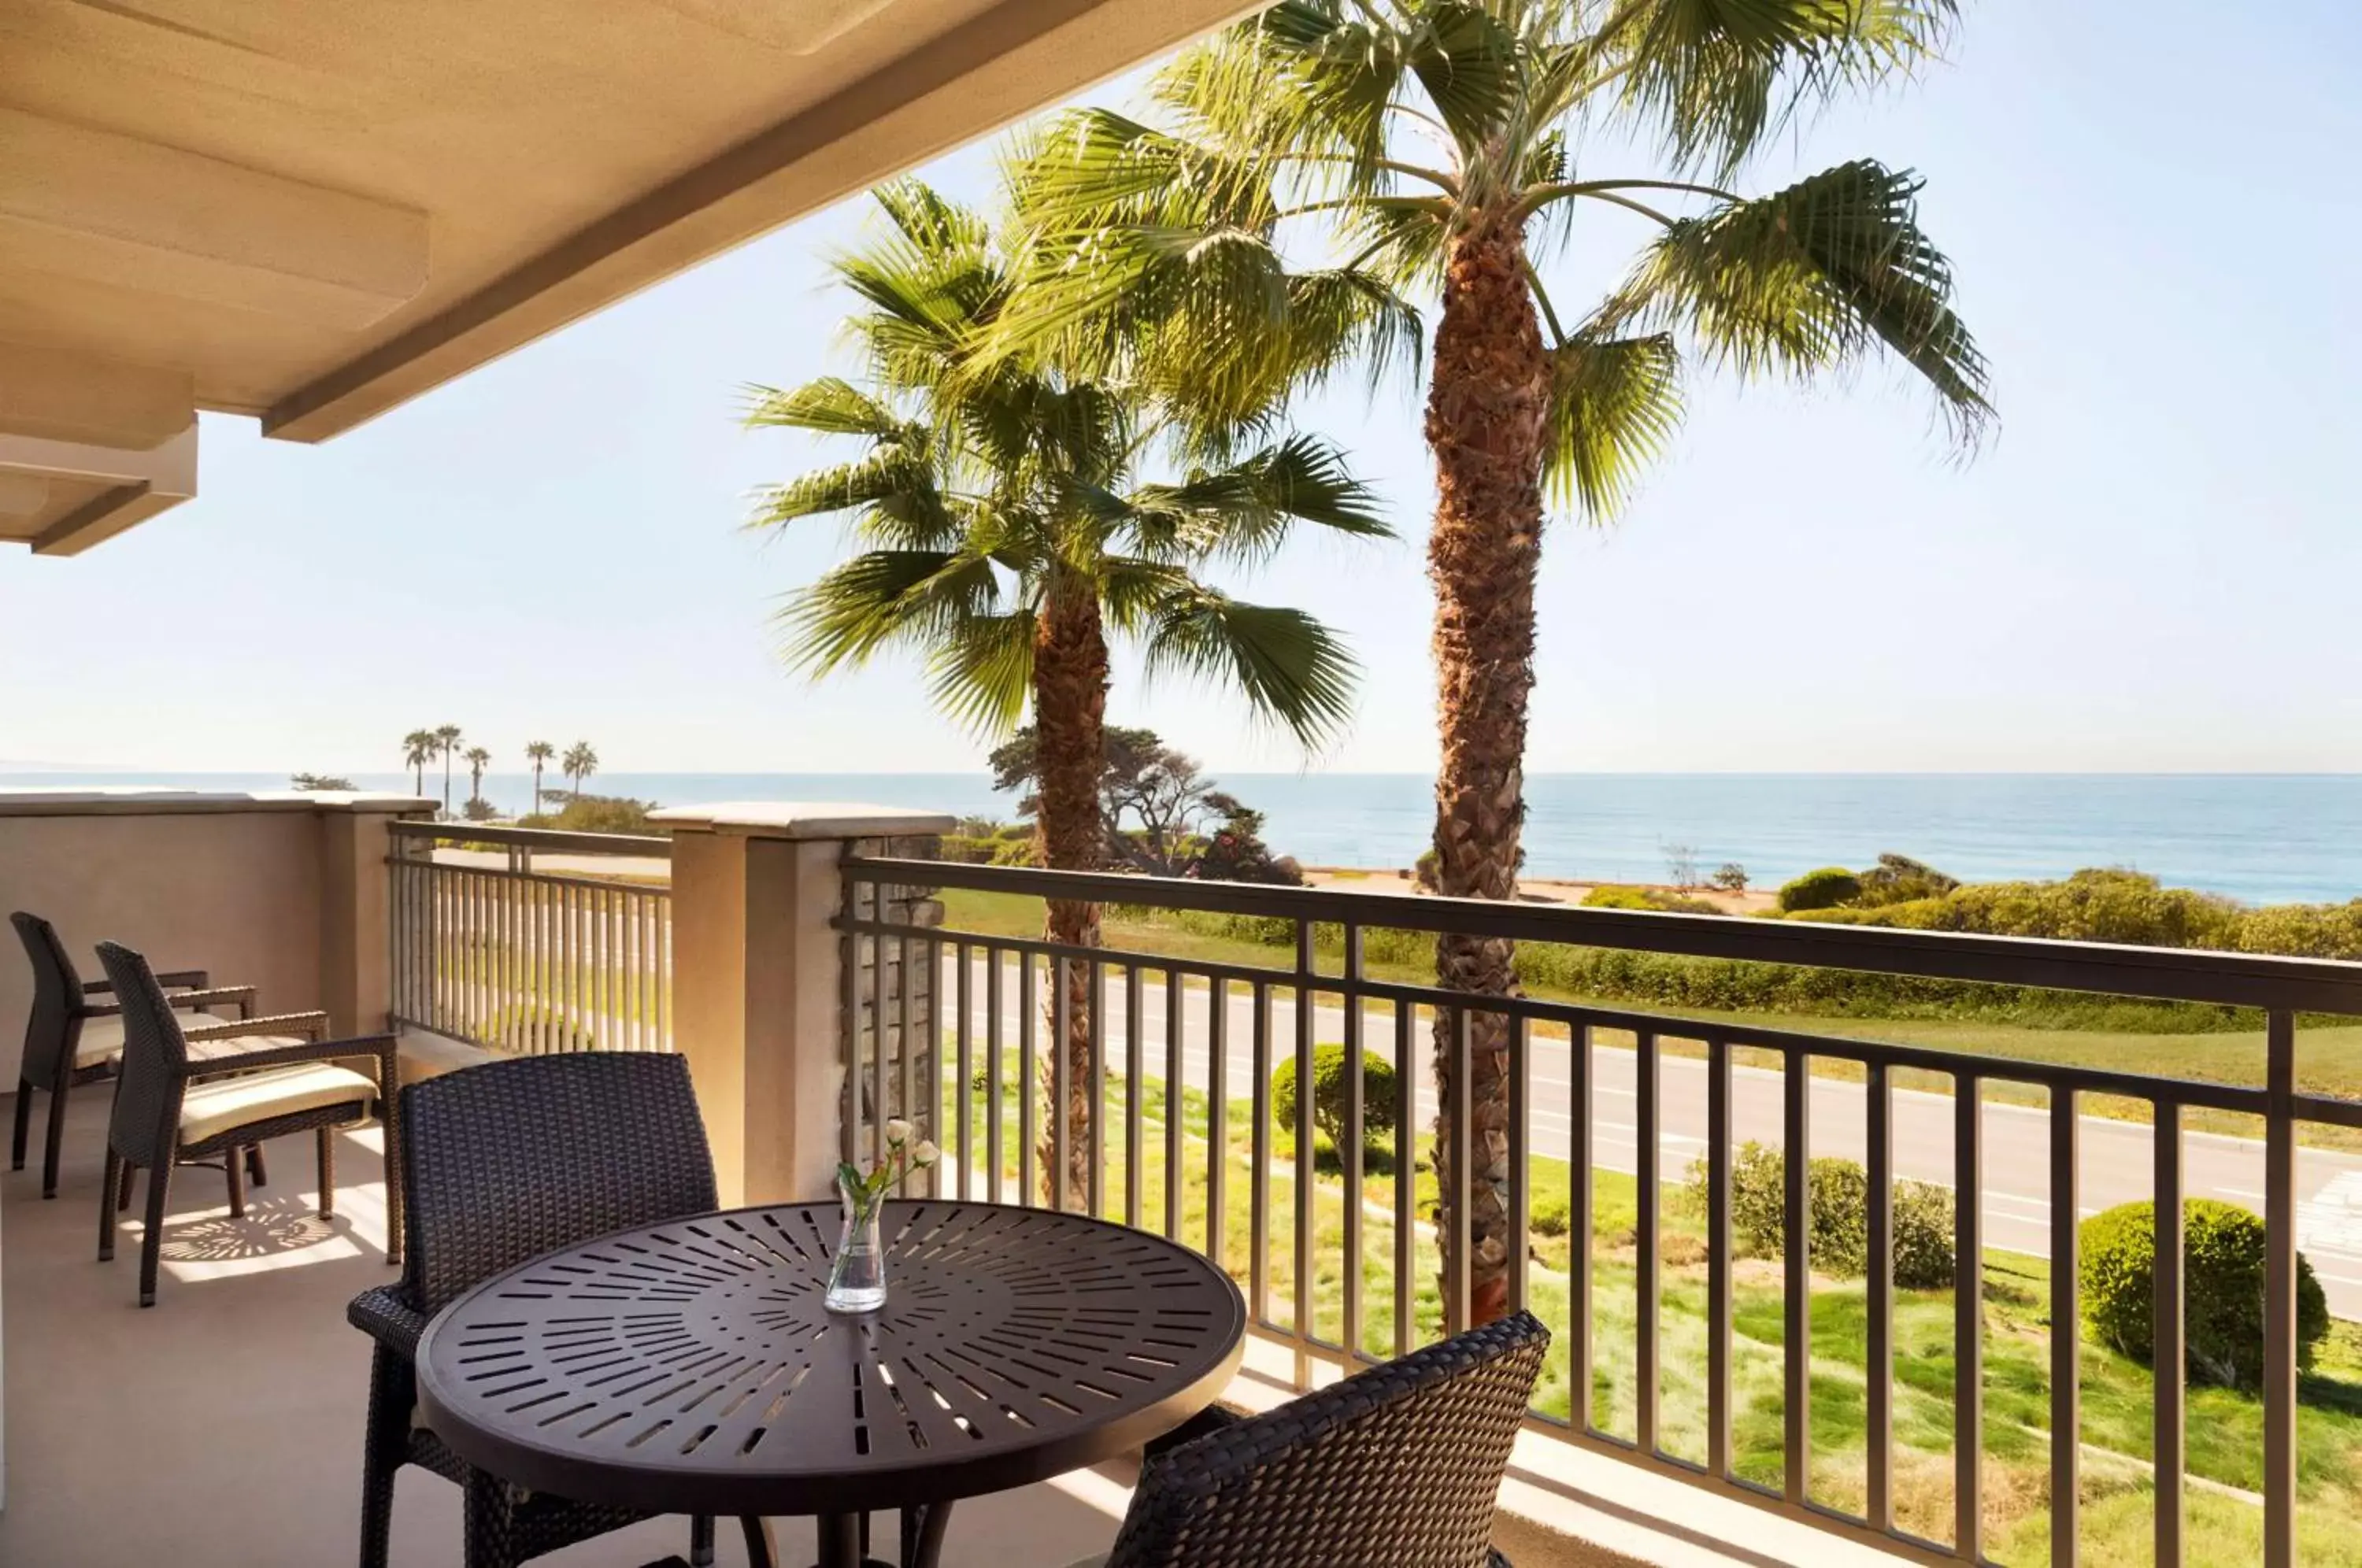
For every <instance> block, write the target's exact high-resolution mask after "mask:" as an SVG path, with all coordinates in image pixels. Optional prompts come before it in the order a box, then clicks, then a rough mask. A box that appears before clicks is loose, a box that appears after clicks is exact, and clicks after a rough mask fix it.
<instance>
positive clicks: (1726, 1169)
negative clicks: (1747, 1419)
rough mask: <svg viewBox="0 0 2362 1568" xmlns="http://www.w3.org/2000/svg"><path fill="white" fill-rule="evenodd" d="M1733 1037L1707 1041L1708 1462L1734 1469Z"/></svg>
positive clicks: (1713, 1468)
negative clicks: (1731, 1321) (1731, 1348)
mask: <svg viewBox="0 0 2362 1568" xmlns="http://www.w3.org/2000/svg"><path fill="white" fill-rule="evenodd" d="M1731 1262H1732V1259H1731V1234H1730V1042H1728V1041H1727V1040H1708V1041H1707V1042H1706V1043H1705V1467H1706V1471H1707V1473H1708V1474H1711V1475H1713V1476H1714V1477H1715V1479H1716V1480H1717V1481H1719V1480H1725V1479H1727V1478H1728V1477H1729V1474H1730V1275H1731V1266H1730V1265H1731Z"/></svg>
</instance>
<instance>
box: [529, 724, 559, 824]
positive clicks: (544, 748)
mask: <svg viewBox="0 0 2362 1568" xmlns="http://www.w3.org/2000/svg"><path fill="white" fill-rule="evenodd" d="M524 756H525V760H526V761H528V762H530V763H532V764H533V809H534V810H535V811H536V812H537V811H539V810H541V770H542V767H543V765H545V764H546V763H547V762H548V761H549V759H550V758H552V757H554V756H557V747H556V746H554V745H550V744H549V743H548V742H547V741H528V742H527V743H525V748H524Z"/></svg>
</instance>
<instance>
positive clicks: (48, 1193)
mask: <svg viewBox="0 0 2362 1568" xmlns="http://www.w3.org/2000/svg"><path fill="white" fill-rule="evenodd" d="M8 922H9V923H10V924H12V925H14V926H15V927H16V928H17V937H18V939H19V940H21V941H22V942H23V943H24V944H25V956H26V958H27V959H28V960H29V961H30V962H31V964H32V966H33V1010H32V1013H31V1016H30V1017H29V1018H28V1020H27V1021H26V1025H25V1055H24V1058H23V1064H22V1066H19V1067H18V1068H17V1125H16V1132H15V1137H14V1138H13V1140H12V1141H11V1143H10V1144H9V1148H8V1165H9V1168H10V1169H11V1170H19V1171H21V1170H23V1169H24V1168H25V1145H26V1143H27V1141H28V1138H29V1136H30V1134H31V1132H32V1124H33V1091H34V1090H35V1089H39V1090H40V1091H41V1092H42V1093H44V1094H46V1095H48V1096H49V1097H50V1128H49V1142H48V1143H47V1145H46V1146H45V1147H44V1148H43V1149H42V1151H41V1196H42V1197H43V1198H55V1197H56V1196H57V1195H58V1159H59V1153H60V1150H61V1147H62V1145H63V1144H64V1143H65V1127H66V1099H67V1094H68V1091H70V1090H72V1089H73V1088H76V1087H77V1086H79V1085H82V1084H87V1083H94V1082H96V1081H98V1080H100V1079H102V1078H110V1077H114V1076H115V1072H116V1066H118V1065H119V1064H120V1063H121V1061H122V1059H123V1009H122V1008H121V1006H120V1005H118V1004H117V1003H116V1002H115V1001H114V1000H113V999H112V997H111V993H112V992H113V991H114V989H115V982H114V981H112V980H90V981H84V980H83V977H82V976H81V975H80V974H78V973H76V972H75V969H74V962H73V959H72V957H71V956H69V955H68V954H67V952H66V944H64V943H63V942H61V941H60V940H59V938H58V932H57V927H55V926H53V925H51V924H50V922H48V921H45V920H43V919H42V918H41V917H40V916H39V915H36V914H27V913H26V912H25V911H22V910H19V911H17V912H16V913H15V914H12V915H10V916H9V917H8ZM156 980H157V983H158V984H159V985H160V986H162V987H164V988H165V990H166V992H167V993H168V997H167V999H168V1000H169V1001H170V1002H171V1005H172V1007H173V1008H174V1009H176V1010H187V1011H188V1012H190V1013H191V1014H192V1015H193V1016H192V1017H190V1018H189V1019H187V1020H186V1022H188V1023H190V1024H191V1025H199V1024H212V1023H228V1022H232V1021H234V1020H231V1019H228V1018H225V1017H223V1016H222V1015H221V1014H219V1013H215V1012H213V1011H210V1009H212V1008H215V1007H224V1008H226V1007H233V1006H234V1007H236V1008H237V1017H238V1018H239V1019H245V1018H248V1017H250V1016H252V1014H253V1012H254V988H253V987H251V986H219V987H216V986H215V985H214V984H213V983H212V981H211V979H210V977H208V976H207V975H206V974H205V972H204V970H203V969H182V970H179V971H176V972H174V973H172V974H169V975H159V976H157V977H156ZM259 1176H260V1173H259V1172H257V1178H258V1179H259Z"/></svg>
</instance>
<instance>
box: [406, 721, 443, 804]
mask: <svg viewBox="0 0 2362 1568" xmlns="http://www.w3.org/2000/svg"><path fill="white" fill-rule="evenodd" d="M440 744H441V743H440V742H439V741H437V740H436V735H435V732H434V731H433V730H413V731H411V732H410V733H409V734H406V735H404V736H403V737H402V765H403V767H407V768H409V769H410V789H411V792H412V793H413V794H415V795H424V794H425V793H426V765H427V764H428V763H430V762H432V761H434V760H435V749H436V746H437V745H440Z"/></svg>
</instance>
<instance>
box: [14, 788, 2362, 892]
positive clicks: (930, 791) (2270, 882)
mask: <svg viewBox="0 0 2362 1568" xmlns="http://www.w3.org/2000/svg"><path fill="white" fill-rule="evenodd" d="M355 781H356V782H357V783H359V785H360V786H361V787H362V788H364V789H370V790H407V789H408V788H409V783H410V780H409V777H408V775H406V774H399V773H370V774H362V775H359V776H357V777H356V779H355ZM562 782H563V781H562V780H560V779H557V778H555V777H554V776H553V777H551V778H546V780H545V783H546V784H550V785H556V784H559V783H562ZM286 783H287V780H286V778H285V777H284V776H283V775H279V774H226V773H213V774H203V773H142V772H135V771H128V770H116V771H110V772H104V773H81V774H73V775H59V774H40V773H22V772H0V788H42V787H50V786H58V785H65V784H107V785H117V786H121V785H137V784H151V785H160V786H169V787H172V788H180V789H220V790H248V789H283V788H285V787H286ZM1220 783H1221V786H1222V787H1223V788H1224V789H1226V790H1230V791H1231V792H1232V793H1233V794H1236V795H1237V796H1239V798H1240V799H1242V800H1243V801H1246V803H1247V804H1249V805H1251V806H1253V807H1254V808H1256V809H1257V810H1259V811H1262V812H1264V813H1265V814H1266V816H1267V818H1268V821H1267V823H1266V826H1265V829H1264V837H1265V839H1266V840H1267V841H1268V842H1269V843H1270V844H1271V845H1272V847H1273V848H1274V849H1275V851H1276V852H1278V853H1280V854H1283V855H1292V856H1295V857H1296V858H1297V860H1299V861H1301V862H1303V863H1304V864H1306V865H1308V866H1356V867H1407V866H1408V865H1410V864H1411V863H1412V862H1413V861H1414V860H1416V859H1417V858H1418V854H1419V852H1420V851H1421V850H1422V849H1424V848H1425V847H1426V845H1427V842H1428V836H1429V827H1430V823H1431V820H1432V818H1431V812H1432V811H1433V805H1432V795H1431V788H1432V785H1431V781H1430V780H1429V779H1428V778H1425V777H1423V776H1420V775H1417V774H1407V773H1405V774H1382V773H1308V774H1297V773H1286V774H1258V773H1233V774H1223V775H1220ZM427 784H428V793H430V794H435V795H439V794H440V793H441V784H442V780H441V778H440V776H439V775H438V774H435V773H431V772H430V774H429V776H428V779H427ZM590 788H591V789H593V790H597V791H599V792H600V793H602V794H619V795H634V796H637V797H639V798H641V799H643V800H653V801H659V802H661V803H663V804H666V805H685V804H691V803H696V802H700V801H744V800H765V799H767V800H827V801H873V802H876V803H878V804H882V805H904V806H931V807H935V808H939V809H941V810H943V811H946V812H957V813H960V814H962V815H978V816H993V817H1001V818H1007V817H1010V816H1011V815H1013V814H1014V810H1015V804H1014V800H1013V798H1012V797H1010V796H1008V795H999V794H995V793H994V791H993V790H992V785H991V780H990V778H988V777H987V776H986V775H984V774H981V773H975V774H915V773H875V774H804V775H793V774H756V773H612V774H610V773H602V774H600V775H598V776H597V777H596V778H593V779H592V780H591V784H590ZM467 789H468V780H467V776H466V774H465V773H464V772H463V773H460V774H459V775H458V780H457V786H456V798H460V799H464V798H465V796H466V794H467ZM532 790H533V781H532V777H531V775H529V774H518V773H495V774H489V775H487V776H486V778H485V781H484V793H485V796H486V798H488V799H489V800H491V801H493V802H494V803H495V804H496V805H498V806H500V807H501V808H502V810H503V811H504V812H511V811H519V810H523V809H524V806H525V804H526V802H527V800H528V798H529V797H530V796H531V794H532ZM1526 798H1527V808H1528V820H1527V826H1526V852H1527V861H1526V867H1527V871H1528V874H1529V875H1531V876H1538V877H1567V878H1591V879H1597V880H1605V881H1633V882H1662V881H1665V880H1668V879H1669V873H1668V861H1669V859H1670V858H1671V857H1672V856H1673V855H1675V854H1676V853H1678V852H1679V847H1680V846H1687V848H1688V850H1689V851H1690V852H1691V854H1690V857H1691V858H1692V859H1694V861H1695V862H1696V864H1697V865H1698V866H1700V867H1702V868H1704V869H1705V870H1709V871H1710V870H1712V869H1713V868H1714V867H1717V866H1719V865H1721V864H1723V863H1724V862H1726V861H1735V862H1737V863H1738V864H1739V865H1741V866H1744V867H1746V868H1747V871H1748V873H1749V877H1750V878H1753V880H1754V881H1755V882H1756V883H1757V884H1758V885H1771V884H1774V883H1778V882H1780V881H1783V880H1785V879H1786V878H1790V877H1793V876H1794V875H1796V874H1797V873H1798V872H1800V871H1805V870H1809V869H1811V868H1812V867H1816V866H1829V865H1843V866H1851V867H1861V866H1866V865H1868V864H1870V863H1871V861H1873V860H1875V859H1876V858H1877V856H1879V855H1880V854H1882V853H1883V852H1886V851H1890V850H1891V851H1894V852H1897V853H1900V854H1904V855H1909V856H1915V857H1917V858H1918V859H1921V860H1925V861H1927V862H1929V863H1930V864H1932V865H1935V866H1937V867H1941V868H1942V869H1944V870H1946V871H1948V872H1950V873H1951V874H1952V875H1953V876H1956V877H1959V878H1963V879H1965V880H1970V881H1988V880H1993V879H1997V878H2043V877H2062V876H2065V875H2066V874H2067V873H2069V872H2070V871H2073V870H2075V869H2076V868H2077V867H2085V866H2125V867H2134V868H2136V869H2138V870H2142V871H2147V872H2149V873H2152V874H2153V875H2155V876H2157V877H2158V878H2162V879H2163V880H2165V881H2166V882H2167V883H2169V884H2171V885H2175V886H2181V887H2191V888H2200V889H2206V890H2207V891H2210V892H2216V893H2223V894H2226V895H2228V896H2230V897H2232V898H2235V899H2241V900H2246V901H2249V902H2253V903H2277V902H2284V901H2289V900H2307V901H2314V900H2345V899H2351V898H2355V897H2357V896H2362V776H2356V775H2350V774H2293V775H2263V774H1989V773H1984V774H1754V775H1750V774H1736V773H1710V774H1699V773H1691V774H1644V773H1557V774H1541V775H1537V776H1535V777H1533V778H1529V779H1528V780H1527V781H1526Z"/></svg>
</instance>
